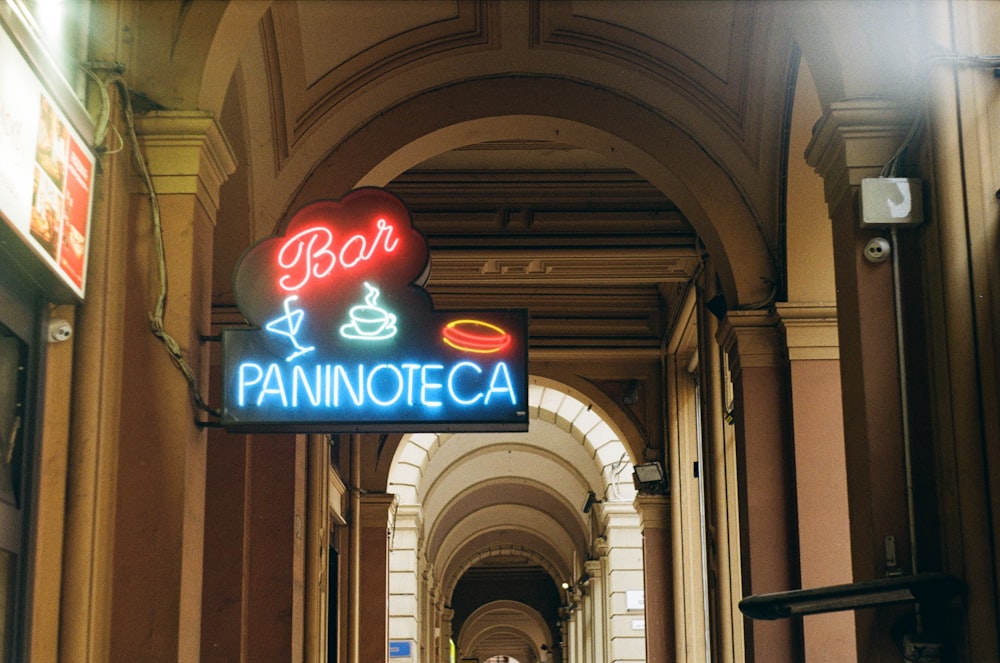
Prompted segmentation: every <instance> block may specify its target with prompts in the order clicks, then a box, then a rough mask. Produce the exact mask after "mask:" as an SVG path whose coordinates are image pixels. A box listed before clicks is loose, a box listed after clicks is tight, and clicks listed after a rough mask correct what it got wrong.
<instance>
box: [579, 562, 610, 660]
mask: <svg viewBox="0 0 1000 663" xmlns="http://www.w3.org/2000/svg"><path fill="white" fill-rule="evenodd" d="M583 570H584V571H585V572H586V573H587V576H588V577H589V578H590V580H589V581H588V582H587V591H588V593H589V594H590V620H589V624H588V625H587V626H588V629H589V636H590V639H589V641H588V644H589V648H590V652H591V654H590V656H591V661H592V663H605V662H606V661H607V652H606V642H607V633H608V631H607V624H606V623H605V619H606V614H607V613H606V609H607V606H606V603H607V596H606V594H605V588H604V563H603V561H602V560H600V559H592V560H588V561H586V562H584V564H583Z"/></svg>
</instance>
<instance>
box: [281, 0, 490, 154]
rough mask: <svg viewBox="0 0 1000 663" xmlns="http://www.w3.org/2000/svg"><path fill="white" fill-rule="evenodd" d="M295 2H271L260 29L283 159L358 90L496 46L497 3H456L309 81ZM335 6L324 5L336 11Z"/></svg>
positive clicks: (474, 0) (470, 0)
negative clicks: (420, 65) (427, 63)
mask: <svg viewBox="0 0 1000 663" xmlns="http://www.w3.org/2000/svg"><path fill="white" fill-rule="evenodd" d="M298 4H299V3H294V2H277V3H273V4H272V6H271V9H270V10H269V12H268V18H267V19H266V21H269V22H270V25H271V27H270V28H269V29H267V30H264V31H262V37H263V38H264V39H265V45H264V50H265V52H266V53H269V54H271V55H272V57H273V58H276V65H277V66H276V67H275V66H271V67H269V74H270V77H271V90H272V94H274V95H278V96H280V99H275V100H274V101H273V102H272V105H273V106H275V107H279V108H281V109H283V111H284V112H283V113H282V114H281V117H282V118H283V119H284V123H283V124H282V125H281V126H280V127H278V129H280V130H279V131H276V132H275V135H276V136H281V137H280V138H278V140H279V143H280V142H281V141H285V143H286V144H285V146H284V149H279V148H280V147H282V146H281V145H280V144H279V145H276V146H275V147H276V151H277V153H278V154H279V155H282V158H285V157H287V155H288V154H289V148H290V147H293V146H294V145H295V144H296V143H297V142H299V141H300V140H302V139H303V137H304V136H306V135H308V133H309V131H310V130H311V128H312V127H313V125H315V124H316V123H317V122H318V121H320V120H321V119H322V118H323V117H325V116H327V115H328V114H329V113H331V112H332V111H333V109H335V108H336V107H337V105H338V104H340V103H341V102H343V101H344V100H345V99H346V98H348V97H350V96H351V95H352V94H354V93H356V92H357V91H359V90H360V89H361V88H363V87H365V86H368V85H372V84H374V83H375V82H377V81H380V80H385V79H387V78H391V77H392V76H394V75H397V74H398V72H399V71H400V70H403V69H405V68H407V67H410V66H412V65H414V64H415V63H417V62H419V61H422V60H426V59H428V58H433V57H436V56H441V55H444V54H447V55H448V56H454V54H455V52H456V51H460V50H470V49H471V50H483V49H490V48H496V47H498V41H499V34H498V31H499V11H500V7H499V5H498V3H494V2H484V1H482V0H456V2H455V5H454V6H455V9H456V12H455V14H454V15H453V16H450V17H441V16H430V17H428V18H427V22H425V23H423V24H421V25H417V26H411V27H410V28H409V29H405V30H403V31H402V32H400V33H398V34H394V35H392V36H390V37H388V38H385V39H383V40H382V41H374V42H371V43H368V44H366V45H365V46H364V48H359V49H358V50H357V52H356V53H354V54H352V55H350V56H348V57H346V58H345V59H344V60H343V61H342V62H339V63H337V64H336V65H335V66H333V68H331V69H330V70H328V71H326V72H325V73H323V74H321V75H319V76H316V77H314V78H315V80H307V79H306V74H305V72H306V66H305V59H306V57H307V54H306V53H305V52H304V51H303V49H302V48H301V46H300V45H301V44H302V26H301V24H300V20H299V9H298ZM307 4H310V3H307ZM336 5H337V3H331V4H329V5H328V7H331V8H334V9H331V11H335V7H336ZM269 61H270V59H269Z"/></svg>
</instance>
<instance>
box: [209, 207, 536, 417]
mask: <svg viewBox="0 0 1000 663" xmlns="http://www.w3.org/2000/svg"><path fill="white" fill-rule="evenodd" d="M427 262H428V255H427V244H426V241H425V240H424V238H423V236H422V235H421V234H420V233H419V232H417V231H416V230H415V229H414V228H413V225H412V222H411V220H410V214H409V211H408V210H407V209H406V207H405V205H403V203H402V202H401V201H400V200H399V199H398V198H396V197H395V196H393V195H392V194H390V193H389V192H387V191H385V190H382V189H375V188H363V189H358V190H356V191H353V192H351V193H350V194H348V195H347V196H346V197H344V198H343V199H342V200H340V201H318V202H315V203H311V204H310V205H307V206H306V207H304V208H303V209H301V210H300V211H299V212H297V213H296V214H295V215H294V216H293V217H292V219H291V220H290V221H289V223H288V226H287V227H286V229H285V232H284V233H283V234H282V235H280V236H272V237H269V238H267V239H265V240H263V241H261V242H259V243H258V244H256V245H254V246H252V247H251V248H250V249H249V250H248V251H247V252H246V253H245V254H244V255H243V257H242V258H241V259H240V262H239V264H238V265H237V269H236V272H235V274H234V292H235V295H236V302H237V305H238V306H239V308H240V310H241V312H242V313H243V314H244V316H246V318H247V320H248V321H249V322H250V323H251V325H253V328H251V329H231V330H227V331H225V332H224V333H223V373H224V376H225V377H224V380H225V382H224V385H223V408H222V410H223V416H222V423H223V425H224V426H226V427H227V428H228V429H230V430H254V431H294V432H314V431H316V432H350V431H358V432H366V431H367V432H393V431H400V432H404V431H405V432H420V431H433V432H444V431H452V430H470V431H471V430H477V431H499V430H526V429H527V402H526V400H527V313H526V311H524V310H492V311H490V310H484V311H461V312H447V311H435V310H434V308H433V306H432V305H431V301H430V297H429V296H428V294H427V292H426V291H425V290H424V289H423V288H422V287H421V285H422V283H420V279H421V278H422V277H423V276H424V275H425V274H426V267H427Z"/></svg>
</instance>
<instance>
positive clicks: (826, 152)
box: [805, 99, 913, 209]
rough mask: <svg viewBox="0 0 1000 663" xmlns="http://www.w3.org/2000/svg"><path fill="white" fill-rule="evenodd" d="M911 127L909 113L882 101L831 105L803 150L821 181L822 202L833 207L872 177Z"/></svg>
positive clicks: (845, 102) (911, 117)
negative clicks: (823, 194)
mask: <svg viewBox="0 0 1000 663" xmlns="http://www.w3.org/2000/svg"><path fill="white" fill-rule="evenodd" d="M912 123H913V112H912V110H911V109H909V108H906V107H903V106H900V105H899V104H896V103H894V102H891V101H888V100H886V99H851V100H848V101H838V102H834V103H832V104H830V106H829V108H827V109H826V112H825V114H824V115H823V117H822V118H821V119H820V121H819V123H818V124H817V125H816V128H815V130H814V132H813V138H812V140H811V141H810V142H809V145H808V146H807V147H806V155H805V156H806V163H808V164H809V165H810V166H812V167H813V168H815V169H816V172H817V173H819V174H820V175H821V176H822V177H823V184H824V190H825V193H826V202H827V204H828V205H829V206H830V209H836V208H837V207H838V206H839V205H840V204H842V203H843V202H844V200H845V197H846V196H847V195H848V194H849V193H850V192H851V191H852V188H853V187H857V186H860V185H861V180H862V179H863V178H865V177H876V176H878V174H879V171H881V170H882V167H883V166H884V165H885V163H886V162H887V161H888V160H889V159H890V158H891V157H892V155H893V154H894V153H895V152H896V150H897V149H898V148H899V146H900V144H902V142H903V140H904V138H905V137H906V134H907V133H908V132H909V130H910V127H911V125H912Z"/></svg>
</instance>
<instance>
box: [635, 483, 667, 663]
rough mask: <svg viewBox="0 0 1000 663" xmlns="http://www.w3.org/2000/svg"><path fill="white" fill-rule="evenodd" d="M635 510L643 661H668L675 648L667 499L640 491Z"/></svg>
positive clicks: (658, 662)
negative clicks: (643, 618) (642, 590)
mask: <svg viewBox="0 0 1000 663" xmlns="http://www.w3.org/2000/svg"><path fill="white" fill-rule="evenodd" d="M635 510H636V511H637V512H638V513H639V523H640V528H641V529H642V557H643V570H644V574H645V578H644V583H643V584H644V586H645V597H646V599H645V606H646V662H647V663H670V662H672V661H674V660H675V649H676V645H675V642H676V640H675V634H674V582H673V566H674V564H673V554H672V548H671V546H672V545H673V535H672V534H671V529H670V498H669V497H667V496H666V495H642V494H640V495H638V496H637V497H636V498H635Z"/></svg>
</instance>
